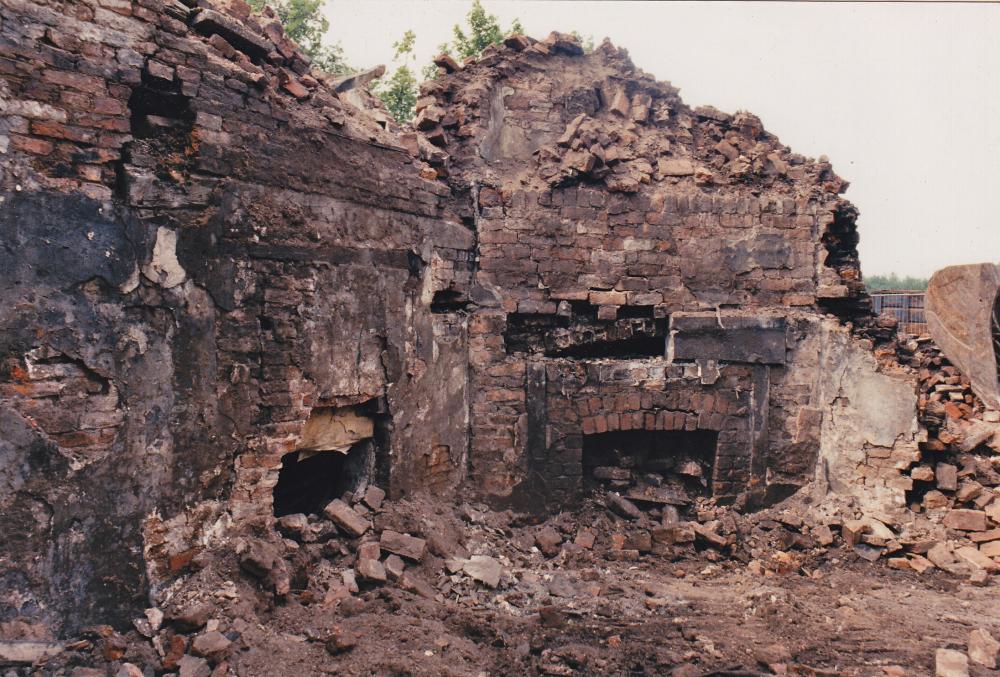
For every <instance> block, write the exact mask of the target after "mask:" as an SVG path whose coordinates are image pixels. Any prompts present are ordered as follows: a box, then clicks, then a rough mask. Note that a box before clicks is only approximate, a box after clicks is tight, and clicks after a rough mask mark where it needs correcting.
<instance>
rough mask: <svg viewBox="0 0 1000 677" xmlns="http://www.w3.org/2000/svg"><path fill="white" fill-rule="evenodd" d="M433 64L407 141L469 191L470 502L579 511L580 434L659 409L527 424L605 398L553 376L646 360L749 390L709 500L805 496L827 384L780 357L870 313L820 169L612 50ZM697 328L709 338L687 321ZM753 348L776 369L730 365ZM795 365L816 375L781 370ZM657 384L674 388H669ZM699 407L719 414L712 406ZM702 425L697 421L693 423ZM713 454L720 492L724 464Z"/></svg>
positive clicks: (835, 180) (849, 214)
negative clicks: (416, 142)
mask: <svg viewBox="0 0 1000 677" xmlns="http://www.w3.org/2000/svg"><path fill="white" fill-rule="evenodd" d="M439 66H441V76H440V77H439V78H438V79H437V80H435V81H433V82H430V83H425V85H424V87H423V89H422V94H423V97H422V98H421V99H420V101H418V104H417V109H418V116H417V119H416V122H415V126H416V128H417V130H419V134H420V142H421V143H422V144H423V145H422V146H421V148H422V149H423V150H424V157H426V158H428V159H429V160H433V161H432V162H431V164H432V165H435V166H437V167H438V171H437V173H438V174H439V175H440V176H441V178H442V179H443V180H445V181H447V182H448V183H449V184H450V185H451V186H452V188H453V192H454V193H455V194H456V195H457V196H460V198H461V196H463V195H466V194H467V206H466V207H465V208H464V216H465V219H466V220H467V222H472V223H474V224H475V230H476V235H477V243H478V254H479V267H478V270H477V272H476V277H475V282H474V290H475V294H476V296H477V303H476V305H475V306H474V307H473V308H472V311H471V319H470V325H469V345H470V353H469V354H470V377H471V379H472V384H473V387H472V393H473V395H472V412H471V416H472V436H471V440H470V472H471V476H472V479H473V481H474V482H475V484H476V485H477V486H478V487H479V488H480V489H482V490H483V491H484V492H485V493H486V494H487V495H489V496H492V497H493V498H494V499H498V500H504V501H513V502H514V503H519V502H521V501H523V500H528V499H527V498H526V494H533V495H535V496H536V497H537V496H543V497H546V499H547V500H548V501H549V502H550V503H552V504H560V503H563V502H565V501H566V500H567V499H571V498H573V497H574V496H578V495H579V486H580V474H581V468H580V464H579V461H578V460H576V458H575V457H576V456H577V455H578V453H579V447H580V443H579V440H580V439H581V436H586V435H587V434H588V431H587V430H586V429H584V428H583V426H584V425H585V424H589V423H591V421H592V420H593V419H592V417H593V416H596V417H597V419H596V420H601V417H603V420H604V421H605V424H606V425H612V423H611V422H613V421H615V420H617V419H618V418H619V417H621V416H623V415H624V416H628V417H631V416H633V415H634V416H635V425H636V426H637V427H640V428H649V429H652V430H657V429H662V427H660V426H659V424H658V423H657V421H658V420H659V419H658V418H657V417H658V415H659V411H660V409H659V407H662V404H661V405H658V406H654V407H652V408H649V407H640V408H639V409H638V410H636V411H632V410H629V411H628V412H625V411H620V410H619V409H620V408H619V407H617V406H616V405H615V402H616V400H614V398H611V399H610V401H609V400H607V399H606V400H603V401H602V404H601V405H599V406H597V407H596V408H597V410H596V411H593V412H589V415H588V414H585V413H583V412H582V411H579V410H577V409H575V408H574V407H569V408H566V407H564V406H562V405H561V404H559V403H554V402H553V401H552V400H551V397H549V398H547V400H546V406H547V407H548V409H545V408H544V407H540V406H539V404H538V403H539V401H540V398H541V393H544V392H545V390H546V389H547V388H552V387H555V388H556V389H557V390H559V391H560V392H561V393H562V397H563V398H565V399H566V400H568V401H569V402H573V401H574V400H576V399H577V398H579V399H580V400H581V401H587V398H586V397H585V395H586V394H587V392H588V390H587V389H588V388H591V387H594V386H595V385H597V384H595V383H594V382H593V379H591V378H589V377H588V378H586V379H578V380H574V379H565V378H563V377H562V376H561V374H562V369H564V368H565V365H566V364H568V363H567V362H566V360H567V359H571V360H573V361H574V362H573V364H575V366H576V368H578V369H580V370H583V371H585V372H586V373H588V374H589V373H590V372H589V369H590V367H592V366H593V365H595V364H604V361H605V360H607V359H612V358H613V359H616V360H618V363H619V364H620V366H621V368H622V369H625V370H629V369H633V368H639V367H641V366H642V365H643V364H645V362H644V361H645V360H649V359H655V358H659V362H660V363H661V364H670V365H671V366H670V367H669V368H670V369H675V368H680V369H682V370H699V369H701V370H705V369H707V368H708V363H709V362H710V361H711V362H712V368H713V369H719V368H720V366H719V365H721V369H722V371H723V372H724V373H725V372H727V370H733V369H739V370H743V371H746V372H747V376H746V377H745V378H744V379H743V381H740V382H739V383H736V384H734V385H733V386H732V390H731V391H730V392H728V393H726V395H727V397H728V398H729V399H730V400H734V401H743V400H746V399H748V398H749V401H748V402H747V403H746V404H747V405H748V406H749V405H756V407H754V406H750V410H752V411H753V412H754V416H752V417H751V416H750V415H749V413H748V414H747V421H748V423H746V424H741V426H742V427H741V428H740V429H739V431H738V432H737V431H736V430H735V429H734V430H731V431H727V433H732V434H733V435H739V436H740V444H739V445H738V446H739V447H740V452H739V453H738V454H737V455H736V457H735V459H736V460H735V467H734V471H733V472H732V474H730V475H728V476H720V475H718V474H716V476H715V478H714V479H715V482H714V485H713V486H714V490H715V493H716V495H718V496H721V497H729V498H735V497H738V496H739V495H741V494H743V495H745V496H747V497H751V498H753V500H773V499H774V498H780V497H781V496H782V495H785V494H787V492H788V491H790V490H792V489H794V488H796V487H798V486H800V485H801V484H802V483H803V482H804V481H806V480H807V479H808V478H810V477H812V475H813V473H814V471H815V465H816V459H817V454H818V450H819V446H820V444H819V442H820V440H819V435H820V430H821V425H822V408H823V405H822V404H821V403H820V402H819V401H818V398H819V394H818V390H817V388H816V387H814V386H815V382H816V377H817V368H818V365H817V364H816V362H815V359H812V360H810V359H809V358H807V357H805V356H804V354H803V353H793V352H792V350H793V349H794V347H795V344H796V343H797V342H798V341H800V340H801V338H802V337H801V335H800V334H801V333H802V332H810V331H816V330H817V327H818V324H817V323H815V322H812V323H810V322H806V321H805V320H808V319H809V318H813V319H815V318H818V317H819V316H820V315H821V314H823V313H824V312H827V311H830V312H834V313H836V314H837V315H838V316H839V317H840V318H841V319H843V320H849V319H856V318H858V317H863V316H864V315H865V313H866V312H867V308H868V305H867V298H866V297H865V295H864V291H863V286H862V285H861V282H860V270H859V266H858V258H857V250H856V244H857V230H856V227H855V225H854V221H855V218H856V216H857V211H856V210H855V209H854V207H853V206H852V205H850V203H848V202H846V201H845V200H843V199H842V198H840V197H839V194H840V193H841V192H842V191H843V190H844V189H845V188H846V186H847V184H846V183H845V182H844V181H842V180H841V179H840V178H839V177H837V176H836V174H834V173H833V171H832V169H831V167H830V164H829V163H828V162H827V161H826V159H825V158H821V159H820V160H818V161H816V160H810V159H807V158H804V157H802V156H801V155H797V154H795V153H793V152H791V150H790V149H788V148H787V147H785V146H783V145H782V144H781V143H780V142H779V141H778V139H777V138H776V137H774V136H773V135H771V134H769V133H767V132H766V131H765V130H764V129H763V126H762V124H761V122H760V120H759V119H758V118H757V117H755V116H754V115H752V114H749V113H745V112H740V113H737V114H735V115H731V114H727V113H723V112H721V111H718V110H716V109H714V108H711V107H701V108H697V109H692V108H690V107H688V106H687V105H685V104H684V103H683V102H682V101H681V99H680V98H679V96H678V94H677V90H676V89H675V88H673V87H672V86H671V85H670V84H669V83H661V82H656V81H654V80H653V79H652V78H651V77H649V76H648V75H646V74H644V73H642V72H641V71H639V70H637V69H636V68H635V67H634V66H633V65H632V64H631V62H630V61H629V60H628V57H627V55H626V54H625V53H624V51H621V50H618V49H616V48H614V47H612V46H611V45H610V43H605V44H603V45H601V46H600V47H598V48H597V49H596V50H595V52H594V53H592V54H586V55H585V54H583V52H582V49H581V48H580V46H579V44H577V42H576V41H575V40H573V39H572V38H570V37H568V36H564V35H560V34H553V35H551V36H550V37H549V38H548V39H547V40H545V41H542V42H536V41H533V40H530V39H527V38H523V37H521V36H513V37H511V38H510V39H508V40H507V42H506V43H505V44H504V45H503V46H497V47H491V48H489V49H487V51H486V52H485V53H484V54H483V56H482V57H481V58H479V59H478V60H476V61H474V62H473V61H469V62H467V63H466V64H464V65H463V66H462V67H460V66H459V65H458V64H455V63H453V62H449V61H448V60H447V59H441V60H440V61H439ZM458 209H459V210H460V211H461V210H462V207H458ZM705 311H708V315H709V316H710V318H711V319H710V320H709V321H708V324H709V325H712V324H716V323H717V324H718V326H719V328H720V332H718V335H714V336H713V335H711V334H712V332H705V331H703V330H702V329H701V328H696V327H694V325H690V324H685V320H684V317H685V315H687V314H689V313H692V312H694V313H695V314H697V313H698V312H705ZM773 319H774V320H776V321H777V322H780V323H781V325H780V329H777V330H776V329H775V328H774V327H775V326H777V325H775V324H773V322H772V320H773ZM696 324H697V323H696ZM754 337H757V338H754ZM763 337H766V338H763ZM675 340H681V341H682V342H683V345H684V346H685V347H684V348H683V350H682V352H684V351H686V352H684V354H680V353H674V352H673V346H674V342H675ZM758 340H759V341H761V345H759V346H758V347H759V348H761V350H763V351H764V352H768V353H771V354H769V355H768V356H767V357H762V355H761V354H758V353H753V352H752V351H742V352H741V351H739V350H733V348H732V346H733V345H735V344H739V343H745V342H748V341H749V342H750V343H751V344H753V343H754V342H755V341H758ZM786 350H787V351H789V354H790V355H791V354H796V355H798V356H800V357H799V359H800V360H805V362H806V365H807V366H805V367H804V368H803V364H801V363H800V364H799V365H786ZM814 357H815V356H814ZM654 363H655V362H654ZM810 365H811V366H810ZM796 366H797V367H800V369H795V367H796ZM789 371H795V372H796V374H797V376H796V377H795V378H788V377H787V375H786V373H787V372H789ZM553 373H554V374H556V376H555V377H554V378H553V376H552V374H553ZM702 373H703V372H702ZM810 373H811V377H810V376H809V375H805V376H803V374H810ZM546 375H548V380H546V378H545V377H546ZM799 378H805V379H806V380H809V379H810V378H811V382H808V383H803V382H798V379H799ZM724 380H725V379H723V381H724ZM546 383H547V385H546ZM643 383H645V381H644V380H640V382H637V383H633V384H631V385H630V386H629V387H626V388H624V389H623V392H624V391H627V390H628V389H629V388H632V389H634V390H636V392H643V388H645V387H646V386H645V385H642V384H643ZM711 383H713V384H714V381H713V382H711ZM553 384H555V385H553ZM600 387H609V384H603V385H601V386H600ZM656 387H657V388H659V387H662V388H663V390H664V391H665V393H666V396H669V397H674V396H676V395H677V394H678V393H679V392H681V391H682V386H681V385H680V384H679V382H677V381H672V380H670V379H667V380H666V381H665V382H663V383H662V384H659V385H657V386H656ZM699 388H701V389H702V392H703V395H707V396H708V397H707V399H706V401H710V400H711V399H712V398H711V394H712V393H713V392H714V390H715V389H716V387H715V386H714V385H700V386H699ZM675 390H676V391H677V392H674V391H675ZM695 401H700V400H697V399H696V400H695ZM667 409H669V407H668V408H667ZM540 412H544V413H540ZM712 413H713V412H712V411H711V409H710V408H709V407H697V406H695V407H693V408H691V409H689V415H690V416H692V417H693V418H694V419H697V420H705V418H706V417H707V416H710V415H711V414H712ZM751 419H752V420H751ZM629 420H631V419H629ZM647 420H648V421H649V424H648V425H647V423H646V421H647ZM723 451H724V449H723V448H722V447H721V446H720V449H719V453H720V456H719V458H718V459H717V463H716V470H715V472H716V473H718V472H719V470H720V468H723V467H725V464H727V463H729V464H732V463H733V462H734V461H733V459H732V458H729V459H727V458H725V456H724V455H723ZM725 452H726V453H732V450H731V449H726V450H725Z"/></svg>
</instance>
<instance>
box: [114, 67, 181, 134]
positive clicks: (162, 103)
mask: <svg viewBox="0 0 1000 677" xmlns="http://www.w3.org/2000/svg"><path fill="white" fill-rule="evenodd" d="M128 108H129V112H130V115H131V117H130V120H129V121H130V123H131V127H132V134H133V135H134V136H136V137H138V138H148V137H150V136H157V135H159V134H161V133H164V132H169V131H172V130H181V131H183V132H185V133H186V132H190V131H191V128H192V127H193V125H194V117H195V115H194V111H192V110H191V99H190V98H188V97H186V96H184V95H183V94H181V91H180V81H179V80H176V79H175V80H172V81H166V80H162V79H160V78H157V77H154V76H153V75H150V74H149V72H148V71H145V70H144V71H143V72H142V82H141V84H140V85H139V86H138V87H136V88H135V89H134V90H132V95H131V96H130V97H129V100H128Z"/></svg>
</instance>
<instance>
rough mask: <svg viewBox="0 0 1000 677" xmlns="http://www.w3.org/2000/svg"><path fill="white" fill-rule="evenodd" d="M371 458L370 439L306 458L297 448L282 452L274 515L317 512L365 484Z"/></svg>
mask: <svg viewBox="0 0 1000 677" xmlns="http://www.w3.org/2000/svg"><path fill="white" fill-rule="evenodd" d="M374 458H375V446H374V444H373V442H372V440H364V441H361V442H358V443H357V444H355V445H353V446H352V447H351V448H350V450H349V451H348V452H347V453H346V454H344V453H341V452H339V451H323V452H320V453H318V454H314V455H312V456H309V457H308V458H305V459H300V452H298V451H293V452H291V453H289V454H285V455H284V456H282V457H281V470H280V471H279V472H278V483H277V484H276V485H275V487H274V516H275V517H282V516H283V515H294V514H296V513H303V514H305V515H308V514H310V513H312V514H317V515H318V514H320V513H321V512H322V510H323V508H324V507H326V504H327V503H329V502H330V501H332V500H333V499H335V498H340V497H342V496H343V495H344V494H345V493H354V492H356V491H358V490H359V489H361V488H362V487H364V486H366V485H367V484H368V482H369V478H370V475H371V467H372V465H373V463H374Z"/></svg>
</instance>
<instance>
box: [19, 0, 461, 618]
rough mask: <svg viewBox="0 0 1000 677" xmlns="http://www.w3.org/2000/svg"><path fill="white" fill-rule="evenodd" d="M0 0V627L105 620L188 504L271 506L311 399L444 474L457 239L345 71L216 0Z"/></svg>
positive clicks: (180, 549) (456, 364)
mask: <svg viewBox="0 0 1000 677" xmlns="http://www.w3.org/2000/svg"><path fill="white" fill-rule="evenodd" d="M0 8H2V40H3V44H4V50H3V57H2V58H0V101H2V107H3V117H2V119H0V149H2V151H3V155H2V156H0V161H2V165H0V188H2V197H0V200H2V201H3V203H2V210H0V220H2V234H0V238H2V240H3V243H2V246H0V293H2V294H3V297H4V300H5V304H4V311H3V312H2V314H0V336H2V338H0V360H2V365H3V367H2V372H0V374H2V378H0V416H2V419H3V425H2V434H0V454H2V458H3V471H2V472H3V475H2V477H3V480H2V482H0V505H2V506H3V513H4V515H5V528H4V530H3V537H2V541H3V542H2V547H0V550H2V554H0V581H2V583H0V590H2V591H3V592H2V593H0V624H4V625H2V627H4V628H7V629H10V628H15V629H16V628H17V627H22V628H23V627H26V626H25V625H24V624H28V626H30V625H31V624H41V626H44V628H46V631H52V632H72V631H75V630H76V629H79V628H80V627H82V626H84V625H86V624H88V623H94V622H109V621H110V622H122V623H127V622H128V621H129V620H130V618H131V611H132V609H134V608H139V607H141V606H142V605H143V604H144V603H145V591H146V586H147V582H146V572H147V570H149V571H150V572H153V573H154V576H155V575H160V574H163V575H170V574H172V573H178V572H180V571H183V569H184V567H185V566H187V565H188V563H189V562H190V561H191V560H192V558H194V557H195V556H196V555H197V547H198V544H199V542H201V543H204V540H205V538H207V536H205V535H204V534H203V533H202V530H203V528H204V526H205V525H206V524H216V523H230V522H232V521H235V522H237V523H248V522H250V521H252V520H256V519H258V518H263V519H264V520H266V519H267V518H269V517H270V514H271V500H272V499H271V492H272V489H273V487H274V484H275V483H276V481H277V480H278V475H279V468H280V467H281V465H282V457H283V455H284V454H286V453H288V452H291V451H293V450H294V449H296V446H297V444H298V443H299V440H300V436H301V433H302V429H303V425H304V424H305V422H306V420H307V419H308V418H309V416H310V413H311V412H312V410H313V409H314V408H330V407H332V408H336V407H357V408H359V410H362V411H363V413H364V414H365V415H370V416H372V417H374V418H375V419H376V426H375V430H376V433H375V438H376V439H375V441H374V447H375V449H376V451H375V452H374V453H375V455H376V456H377V458H376V459H375V474H376V477H372V478H369V479H370V480H371V481H376V482H378V483H380V484H382V485H383V486H384V487H385V488H387V489H391V490H392V492H393V493H395V494H397V495H398V494H400V493H404V492H407V491H411V490H414V489H423V488H426V487H432V488H433V489H434V490H435V491H437V492H439V493H447V492H448V491H449V490H451V489H453V488H454V487H455V486H456V484H457V483H458V482H459V481H460V480H461V479H462V476H463V471H464V465H465V440H466V423H465V419H466V411H467V407H466V402H465V398H466V395H465V389H466V383H467V379H466V376H465V370H466V367H465V364H466V351H467V349H466V345H465V326H464V318H458V319H455V318H452V317H448V316H444V315H442V316H438V315H436V314H433V313H431V312H430V305H431V303H430V302H431V299H432V297H433V294H434V292H435V291H437V290H438V289H445V288H452V289H462V290H464V291H462V292H461V293H465V292H467V287H468V281H469V276H470V273H469V271H468V260H469V258H470V256H469V255H468V252H469V250H470V249H471V247H472V245H473V237H472V235H471V233H470V231H469V230H468V229H467V228H466V227H464V226H462V225H461V224H459V223H457V217H455V216H453V215H451V214H450V212H449V209H448V204H449V200H450V191H449V190H448V188H447V187H446V186H444V185H442V184H440V183H438V182H434V181H430V180H428V179H426V178H422V177H421V176H420V168H419V167H417V166H415V164H414V160H413V158H412V157H411V156H410V154H409V153H408V152H407V151H406V150H405V149H404V148H402V147H401V146H400V145H399V144H398V142H397V140H396V137H395V136H394V135H393V134H392V133H391V132H389V131H386V130H385V129H384V127H385V116H384V114H382V113H381V112H380V111H378V110H374V112H372V111H371V110H367V108H368V106H369V103H370V101H369V99H368V98H367V94H365V93H364V92H361V91H358V90H352V89H350V86H351V84H352V83H350V82H346V83H345V82H343V81H334V80H332V79H331V78H329V77H328V76H325V75H322V74H320V73H318V72H314V71H311V69H310V67H309V64H308V60H307V59H306V58H305V57H303V56H302V54H300V53H299V52H298V50H297V49H296V48H295V46H294V45H293V44H292V43H291V42H289V41H288V40H287V39H286V38H285V37H284V36H283V34H282V31H281V27H280V25H279V24H278V22H277V20H276V18H275V17H274V16H273V15H269V14H265V15H264V16H260V17H251V16H250V14H249V10H248V8H247V6H246V5H245V4H243V3H241V2H232V3H225V2H223V3H207V2H202V3H198V5H197V6H194V3H188V4H185V3H180V2H167V3H161V2H153V1H152V0H137V1H135V2H129V1H125V2H105V1H104V0H100V1H91V0H74V1H65V2H63V1H58V2H56V1H52V2H23V1H21V0H4V1H3V2H2V3H0ZM338 89H339V90H340V91H339V92H338ZM438 243H440V245H441V246H440V247H438V246H437V245H438ZM463 266H465V272H464V273H463V271H462V268H463ZM442 384H444V386H445V387H442ZM330 453H336V452H330ZM219 520H222V522H219ZM143 525H145V530H146V537H145V540H144V538H143V533H142V531H141V530H142V528H143ZM173 527H176V529H175V531H174V532H171V528H173ZM178 534H182V535H183V537H178ZM43 553H46V554H44V555H42V554H43ZM144 554H145V555H147V556H148V557H149V561H144ZM39 555H42V556H39ZM172 569H173V570H174V571H173V572H172V571H171V570H172ZM18 624H21V625H18ZM11 633H14V634H15V635H16V632H15V631H14V630H11ZM0 634H2V633H0ZM7 634H10V633H7Z"/></svg>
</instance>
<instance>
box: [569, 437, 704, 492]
mask: <svg viewBox="0 0 1000 677" xmlns="http://www.w3.org/2000/svg"><path fill="white" fill-rule="evenodd" d="M718 438H719V433H718V432H716V431H714V430H690V431H687V430H623V431H615V432H606V433H597V434H592V435H585V436H584V438H583V478H584V480H583V481H584V487H585V488H588V489H590V490H591V491H593V490H594V489H598V488H604V489H609V490H612V491H617V492H619V493H620V494H622V495H623V496H625V497H626V498H629V499H632V500H634V501H639V502H643V503H652V504H664V505H665V504H671V505H677V506H682V505H687V504H688V503H689V502H690V501H691V500H692V499H693V498H695V497H697V496H708V495H711V482H712V467H713V465H714V462H715V453H716V447H717V445H718Z"/></svg>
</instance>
